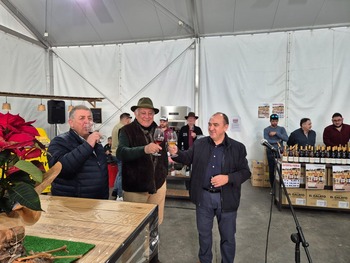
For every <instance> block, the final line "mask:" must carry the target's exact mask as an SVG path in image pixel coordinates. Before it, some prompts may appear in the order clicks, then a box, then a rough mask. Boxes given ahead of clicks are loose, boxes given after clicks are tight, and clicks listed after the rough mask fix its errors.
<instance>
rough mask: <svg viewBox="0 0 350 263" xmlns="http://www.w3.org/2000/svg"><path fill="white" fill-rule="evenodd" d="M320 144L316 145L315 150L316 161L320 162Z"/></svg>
mask: <svg viewBox="0 0 350 263" xmlns="http://www.w3.org/2000/svg"><path fill="white" fill-rule="evenodd" d="M320 154H321V153H320V146H319V145H317V146H316V151H315V157H314V158H315V163H320V157H321V156H320Z"/></svg>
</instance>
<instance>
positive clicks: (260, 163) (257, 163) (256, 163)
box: [252, 160, 264, 168]
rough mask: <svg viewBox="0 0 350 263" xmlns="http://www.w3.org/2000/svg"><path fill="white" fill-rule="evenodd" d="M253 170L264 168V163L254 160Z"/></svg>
mask: <svg viewBox="0 0 350 263" xmlns="http://www.w3.org/2000/svg"><path fill="white" fill-rule="evenodd" d="M252 168H264V162H263V161H257V160H252Z"/></svg>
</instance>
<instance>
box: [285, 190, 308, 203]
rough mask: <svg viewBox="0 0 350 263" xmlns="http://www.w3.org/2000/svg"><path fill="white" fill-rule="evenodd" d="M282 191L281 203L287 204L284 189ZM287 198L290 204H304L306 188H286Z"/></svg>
mask: <svg viewBox="0 0 350 263" xmlns="http://www.w3.org/2000/svg"><path fill="white" fill-rule="evenodd" d="M281 191H282V204H284V205H287V204H288V200H287V197H286V195H285V194H284V191H283V190H282V189H281ZM287 192H288V196H289V199H290V201H291V203H292V205H306V190H305V188H287Z"/></svg>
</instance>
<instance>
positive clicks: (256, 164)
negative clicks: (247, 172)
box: [252, 160, 265, 175]
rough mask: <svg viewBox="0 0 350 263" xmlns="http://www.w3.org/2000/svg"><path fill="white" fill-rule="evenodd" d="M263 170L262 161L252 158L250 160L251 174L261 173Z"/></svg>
mask: <svg viewBox="0 0 350 263" xmlns="http://www.w3.org/2000/svg"><path fill="white" fill-rule="evenodd" d="M264 170H265V164H264V162H262V161H257V160H253V161H252V174H253V175H263V174H264V172H265V171H264Z"/></svg>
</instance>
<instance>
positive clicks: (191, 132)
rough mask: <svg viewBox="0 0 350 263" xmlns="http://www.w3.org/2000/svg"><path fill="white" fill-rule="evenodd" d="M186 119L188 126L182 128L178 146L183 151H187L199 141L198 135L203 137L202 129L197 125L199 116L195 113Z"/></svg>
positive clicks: (191, 113) (189, 114) (190, 113)
mask: <svg viewBox="0 0 350 263" xmlns="http://www.w3.org/2000/svg"><path fill="white" fill-rule="evenodd" d="M185 119H186V120H187V124H186V125H185V126H182V127H181V129H180V131H179V138H178V140H177V145H178V146H179V147H180V149H181V150H187V149H188V148H189V147H191V146H192V144H193V142H194V141H195V140H196V139H197V135H203V132H202V130H201V128H200V127H198V126H196V125H195V123H196V120H197V119H198V116H196V114H195V113H194V112H189V113H188V115H187V116H185ZM182 148H183V149H182Z"/></svg>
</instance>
